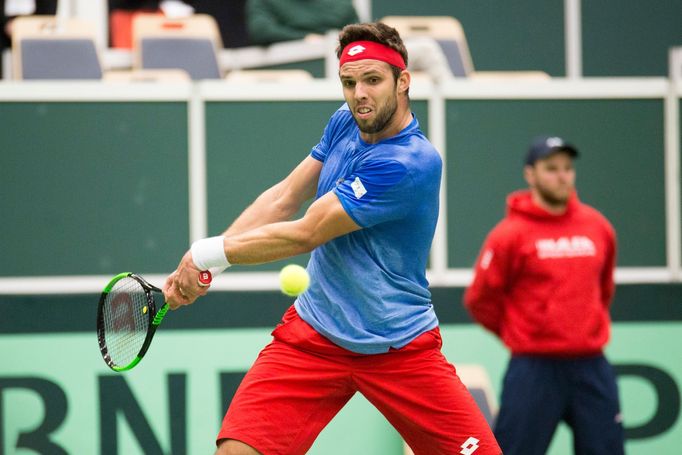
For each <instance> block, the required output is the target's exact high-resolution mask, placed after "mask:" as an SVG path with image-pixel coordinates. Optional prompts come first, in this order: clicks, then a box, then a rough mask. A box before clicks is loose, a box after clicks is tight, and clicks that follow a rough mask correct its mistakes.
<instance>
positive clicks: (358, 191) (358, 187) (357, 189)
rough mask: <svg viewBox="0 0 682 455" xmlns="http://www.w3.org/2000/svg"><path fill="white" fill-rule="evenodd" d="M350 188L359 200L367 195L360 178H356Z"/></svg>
mask: <svg viewBox="0 0 682 455" xmlns="http://www.w3.org/2000/svg"><path fill="white" fill-rule="evenodd" d="M350 187H351V188H353V193H355V197H356V198H358V199H360V198H361V197H362V196H364V195H365V194H367V190H366V189H365V185H363V184H362V182H361V181H360V177H355V180H353V183H351V184H350Z"/></svg>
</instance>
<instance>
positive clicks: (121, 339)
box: [103, 277, 150, 366]
mask: <svg viewBox="0 0 682 455" xmlns="http://www.w3.org/2000/svg"><path fill="white" fill-rule="evenodd" d="M103 319H104V341H105V344H106V346H107V351H108V353H109V357H110V358H111V361H112V362H113V363H114V365H117V366H125V365H128V364H130V363H131V362H132V361H133V360H135V358H136V357H137V355H138V354H139V352H140V350H141V349H142V346H143V345H144V341H145V338H146V337H147V329H148V327H149V321H150V318H149V308H148V300H147V294H146V293H145V290H144V288H143V287H142V285H141V284H140V283H138V282H137V281H136V280H135V279H134V278H130V277H127V278H123V279H121V280H120V281H118V282H117V283H116V284H115V285H114V287H113V288H112V289H111V291H109V294H108V295H107V297H106V300H105V302H104V317H103Z"/></svg>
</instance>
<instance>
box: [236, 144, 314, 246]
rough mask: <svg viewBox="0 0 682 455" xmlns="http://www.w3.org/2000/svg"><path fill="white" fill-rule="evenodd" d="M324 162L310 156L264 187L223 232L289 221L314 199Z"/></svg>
mask: <svg viewBox="0 0 682 455" xmlns="http://www.w3.org/2000/svg"><path fill="white" fill-rule="evenodd" d="M321 170H322V163H321V162H320V161H318V160H316V159H315V158H313V157H311V156H308V157H306V159H304V160H303V161H301V163H300V164H299V165H298V166H296V168H295V169H294V170H293V171H292V172H291V173H290V174H289V175H288V176H287V177H286V178H285V179H284V180H282V181H281V182H279V183H277V184H276V185H274V186H272V187H271V188H269V189H267V190H266V191H264V192H263V193H262V194H261V195H260V196H258V198H257V199H256V200H255V201H254V202H253V203H252V204H251V205H250V206H249V207H247V208H246V210H244V211H243V212H242V214H241V215H239V217H238V218H237V219H236V220H235V221H234V223H232V225H231V226H230V227H229V228H228V229H227V230H226V231H225V232H224V233H223V235H225V236H234V235H237V234H241V233H243V232H246V231H249V230H251V229H254V228H257V227H260V226H264V225H266V224H270V223H276V222H279V221H287V220H289V219H291V217H293V216H294V215H295V214H296V212H298V211H299V210H300V208H301V207H302V206H303V204H304V203H305V202H306V201H308V200H310V199H312V198H313V197H314V196H315V193H316V191H317V182H318V179H319V177H320V171H321Z"/></svg>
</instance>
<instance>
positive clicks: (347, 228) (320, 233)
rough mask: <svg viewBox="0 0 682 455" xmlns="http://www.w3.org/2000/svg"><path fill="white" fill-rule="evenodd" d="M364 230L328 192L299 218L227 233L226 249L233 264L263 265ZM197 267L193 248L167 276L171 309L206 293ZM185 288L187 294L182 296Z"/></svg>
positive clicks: (332, 194)
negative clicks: (230, 233) (197, 277)
mask: <svg viewBox="0 0 682 455" xmlns="http://www.w3.org/2000/svg"><path fill="white" fill-rule="evenodd" d="M359 229H361V226H359V225H358V224H357V223H355V221H353V219H352V218H351V217H350V216H349V215H348V213H346V210H345V209H344V208H343V206H342V205H341V202H340V201H339V198H338V197H337V196H336V194H334V192H329V193H327V194H326V195H324V196H322V197H320V198H319V199H317V200H316V201H315V202H313V203H312V204H311V205H310V207H309V208H308V210H307V211H306V213H305V215H304V216H303V217H302V218H300V219H297V220H293V221H282V222H276V223H270V224H266V225H263V226H259V227H257V228H254V229H251V230H248V231H245V232H242V233H239V234H235V235H231V236H225V237H224V240H223V248H224V253H225V256H226V257H227V260H228V261H229V262H230V264H233V265H234V264H242V265H248V264H261V263H265V262H272V261H277V260H279V259H285V258H288V257H292V256H296V255H299V254H303V253H308V252H310V251H312V250H313V249H315V248H316V247H318V246H320V245H322V244H324V243H326V242H328V241H330V240H332V239H334V238H336V237H339V236H342V235H344V234H348V233H350V232H353V231H357V230H359ZM196 274H197V269H196V266H195V265H194V261H193V260H192V254H191V252H190V251H188V252H187V253H185V255H184V256H183V258H182V260H181V261H180V264H179V265H178V268H177V270H176V271H175V272H174V273H173V274H172V275H171V276H170V277H169V278H168V280H167V282H166V286H165V287H164V293H165V294H166V300H167V301H168V303H169V305H170V307H171V308H173V309H175V308H177V307H179V306H181V305H188V304H190V303H193V302H194V301H195V300H196V298H197V297H199V296H200V295H203V294H205V293H206V289H205V288H201V287H200V286H198V283H197V282H196V278H195V277H196ZM180 289H182V290H183V291H184V292H185V295H184V296H183V295H181V293H180V292H179V290H180Z"/></svg>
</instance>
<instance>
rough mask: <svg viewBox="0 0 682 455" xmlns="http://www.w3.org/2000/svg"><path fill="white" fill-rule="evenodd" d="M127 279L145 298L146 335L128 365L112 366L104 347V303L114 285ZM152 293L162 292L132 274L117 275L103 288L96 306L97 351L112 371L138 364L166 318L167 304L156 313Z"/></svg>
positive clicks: (105, 346) (119, 370) (124, 369)
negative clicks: (147, 323) (133, 283)
mask: <svg viewBox="0 0 682 455" xmlns="http://www.w3.org/2000/svg"><path fill="white" fill-rule="evenodd" d="M128 277H129V278H132V279H134V280H135V281H137V282H138V283H139V284H140V285H141V286H142V288H143V290H144V293H145V296H146V298H147V309H148V311H147V317H148V318H149V326H148V327H147V335H146V336H145V339H144V342H143V343H142V347H141V348H140V352H138V354H137V355H136V356H135V358H134V359H133V360H132V361H131V362H130V363H129V364H128V365H123V366H121V365H116V364H114V362H113V360H111V356H110V355H109V350H108V348H107V345H106V340H105V336H104V302H105V301H106V298H107V296H108V295H109V292H111V290H112V289H113V287H114V285H115V284H116V283H117V282H119V281H120V280H122V279H124V278H128ZM154 292H158V293H161V292H162V291H161V289H159V288H157V287H156V286H154V285H152V284H150V283H148V282H147V281H146V280H145V279H144V278H142V277H141V276H139V275H136V274H134V273H132V272H124V273H119V274H118V275H116V276H115V277H114V278H112V279H111V281H109V283H108V284H107V285H106V286H105V287H104V290H103V291H102V295H101V296H100V298H99V304H98V306H97V341H98V343H99V350H100V352H101V354H102V358H103V359H104V362H105V363H106V364H107V366H108V367H109V368H111V369H112V370H114V371H116V372H121V371H126V370H130V369H132V368H133V367H135V365H137V364H138V363H140V360H142V357H144V355H145V354H146V353H147V349H149V345H150V344H151V342H152V338H154V333H156V329H157V328H158V327H159V325H160V324H161V321H163V318H164V316H166V313H167V312H168V310H169V307H168V304H167V303H164V304H163V306H162V307H161V308H160V309H159V310H158V311H157V310H156V302H155V300H154Z"/></svg>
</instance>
